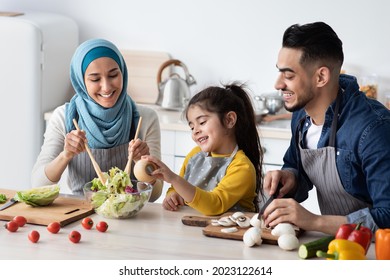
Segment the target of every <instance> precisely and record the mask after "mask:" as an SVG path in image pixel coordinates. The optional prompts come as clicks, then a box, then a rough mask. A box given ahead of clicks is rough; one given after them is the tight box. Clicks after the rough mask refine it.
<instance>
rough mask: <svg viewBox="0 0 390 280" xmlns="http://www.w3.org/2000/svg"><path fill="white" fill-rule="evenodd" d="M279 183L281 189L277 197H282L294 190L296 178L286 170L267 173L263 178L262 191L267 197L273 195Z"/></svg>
mask: <svg viewBox="0 0 390 280" xmlns="http://www.w3.org/2000/svg"><path fill="white" fill-rule="evenodd" d="M279 183H280V184H281V185H282V187H281V188H280V190H279V195H278V197H283V196H285V195H286V194H288V193H290V192H293V191H294V190H295V188H296V178H295V175H294V173H292V172H291V171H287V170H272V171H268V172H267V173H266V174H265V177H264V184H263V188H264V191H265V192H266V193H268V194H269V195H273V194H274V193H275V192H276V190H277V188H278V185H279Z"/></svg>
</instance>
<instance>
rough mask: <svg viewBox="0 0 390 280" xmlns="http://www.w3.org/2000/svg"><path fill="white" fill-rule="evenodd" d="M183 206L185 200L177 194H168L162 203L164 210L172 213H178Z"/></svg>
mask: <svg viewBox="0 0 390 280" xmlns="http://www.w3.org/2000/svg"><path fill="white" fill-rule="evenodd" d="M183 205H185V204H184V199H183V198H182V197H181V196H180V195H179V194H178V193H177V192H171V193H169V194H167V196H166V197H165V198H164V201H163V203H162V206H163V208H164V209H166V210H170V211H177V210H179V208H180V207H181V206H183Z"/></svg>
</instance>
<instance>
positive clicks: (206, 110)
mask: <svg viewBox="0 0 390 280" xmlns="http://www.w3.org/2000/svg"><path fill="white" fill-rule="evenodd" d="M184 114H185V116H186V119H187V121H188V125H189V127H190V129H191V131H192V139H193V140H194V141H195V143H196V144H197V147H195V148H194V149H193V150H192V151H191V152H190V153H189V154H188V155H187V156H186V158H185V160H184V164H183V166H182V168H181V171H180V175H177V174H175V173H174V172H172V171H171V170H170V169H169V168H168V167H167V166H166V165H165V164H164V163H162V162H161V161H160V160H158V159H156V158H155V157H152V156H144V157H143V158H145V159H148V160H150V161H152V162H154V163H155V164H156V165H157V167H158V168H157V169H156V170H155V171H153V173H152V175H153V176H154V177H156V178H158V179H163V180H164V181H166V182H168V183H170V184H171V188H169V190H168V191H167V194H166V197H165V199H164V201H163V207H164V208H165V209H167V210H171V211H176V210H178V209H179V207H180V206H182V205H185V204H187V205H189V206H191V207H192V208H194V209H196V210H197V211H199V212H201V213H203V214H204V215H220V214H222V213H224V212H226V211H228V210H230V211H252V212H253V211H257V210H258V197H259V194H261V195H262V187H261V184H262V181H263V180H262V179H263V172H262V169H261V166H262V161H263V153H262V148H261V145H260V140H259V136H258V134H257V129H256V124H255V116H254V110H253V106H252V103H251V99H250V97H249V95H248V94H247V92H246V91H245V90H244V87H243V86H242V85H238V84H236V83H233V84H230V85H227V86H225V87H209V88H206V89H205V90H203V91H201V92H199V93H198V94H196V95H195V96H194V97H192V99H191V100H190V102H189V104H188V106H187V108H186V110H185V111H184Z"/></svg>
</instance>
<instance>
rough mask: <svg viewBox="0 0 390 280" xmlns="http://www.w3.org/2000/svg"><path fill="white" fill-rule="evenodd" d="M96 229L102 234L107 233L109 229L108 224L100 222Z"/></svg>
mask: <svg viewBox="0 0 390 280" xmlns="http://www.w3.org/2000/svg"><path fill="white" fill-rule="evenodd" d="M96 229H97V230H98V231H100V232H105V231H106V230H107V229H108V224H107V223H106V222H104V221H100V222H98V223H97V225H96Z"/></svg>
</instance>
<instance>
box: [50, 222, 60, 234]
mask: <svg viewBox="0 0 390 280" xmlns="http://www.w3.org/2000/svg"><path fill="white" fill-rule="evenodd" d="M60 228H61V225H60V223H59V222H52V223H50V224H49V225H48V226H47V230H48V231H49V232H51V233H58V232H59V231H60Z"/></svg>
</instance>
